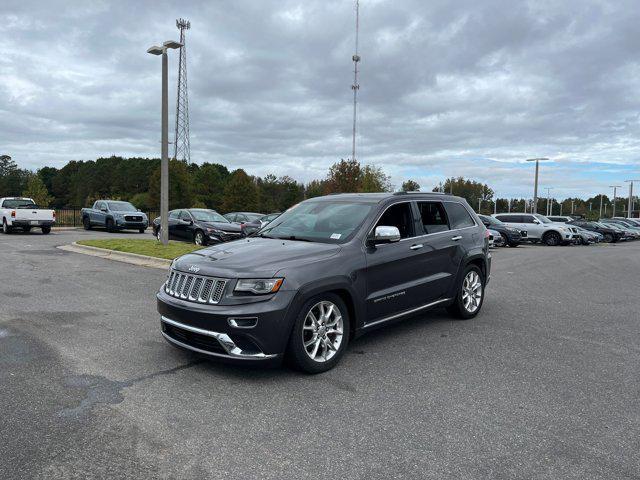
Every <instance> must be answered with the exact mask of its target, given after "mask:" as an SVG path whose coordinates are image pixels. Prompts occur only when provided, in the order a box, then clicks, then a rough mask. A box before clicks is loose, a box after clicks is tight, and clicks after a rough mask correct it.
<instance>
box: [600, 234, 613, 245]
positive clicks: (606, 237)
mask: <svg viewBox="0 0 640 480" xmlns="http://www.w3.org/2000/svg"><path fill="white" fill-rule="evenodd" d="M602 240H603V241H604V242H605V243H614V242H615V239H614V238H613V235H611V234H610V233H605V234H604V238H603V239H602Z"/></svg>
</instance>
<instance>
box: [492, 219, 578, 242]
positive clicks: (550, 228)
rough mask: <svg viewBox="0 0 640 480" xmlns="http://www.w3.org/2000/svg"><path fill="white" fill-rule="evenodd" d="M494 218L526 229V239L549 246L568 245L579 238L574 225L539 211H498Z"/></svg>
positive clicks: (520, 228)
mask: <svg viewBox="0 0 640 480" xmlns="http://www.w3.org/2000/svg"><path fill="white" fill-rule="evenodd" d="M493 216H494V217H495V218H497V219H498V220H500V221H501V222H503V223H506V224H507V225H509V226H512V227H515V228H517V229H519V230H526V231H527V240H530V241H534V242H543V243H545V244H547V245H549V246H556V245H569V244H571V243H575V242H576V241H577V240H578V239H579V238H580V235H578V231H577V230H576V228H575V227H572V226H569V225H565V224H563V223H555V222H552V221H551V220H549V219H548V218H547V217H545V216H544V215H540V214H539V213H498V214H496V215H493Z"/></svg>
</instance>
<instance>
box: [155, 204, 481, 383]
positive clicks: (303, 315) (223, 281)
mask: <svg viewBox="0 0 640 480" xmlns="http://www.w3.org/2000/svg"><path fill="white" fill-rule="evenodd" d="M488 237H489V235H488V231H487V230H486V228H485V227H484V225H483V224H482V222H481V221H480V220H479V219H478V217H477V216H476V215H475V213H474V212H473V210H472V209H471V208H470V207H469V206H468V205H467V203H466V202H465V200H463V199H461V198H459V197H454V196H449V195H442V194H435V193H408V194H398V193H396V194H391V193H384V194H383V193H380V194H377V193H370V194H341V195H329V196H325V197H319V198H313V199H310V200H306V201H304V202H301V203H299V204H297V205H295V206H294V207H292V208H290V209H289V210H287V211H286V212H285V213H283V214H282V215H280V216H279V217H278V218H277V219H275V220H274V221H273V222H271V223H270V224H269V225H267V226H266V227H265V228H263V229H262V230H261V231H260V232H259V233H258V234H257V236H254V237H249V238H245V239H242V240H237V241H234V242H230V243H225V244H222V245H219V246H214V247H209V248H205V249H202V250H199V251H197V252H193V253H190V254H187V255H184V256H182V257H179V258H177V259H176V260H175V261H174V262H173V264H172V265H171V268H170V271H169V275H168V278H167V281H166V282H165V283H164V285H163V286H162V287H161V288H160V291H159V292H158V295H157V301H158V311H159V313H160V315H161V327H162V334H163V335H164V337H165V338H166V339H167V340H168V341H169V342H171V343H172V344H174V345H177V346H179V347H182V348H186V349H189V350H192V351H195V352H199V353H202V354H207V355H211V356H216V357H224V358H229V359H238V360H244V361H259V360H260V361H266V360H274V361H275V360H279V359H281V358H283V357H285V356H287V357H288V358H289V359H290V360H291V361H292V362H293V364H294V365H295V366H297V367H298V368H300V369H302V370H305V371H307V372H311V373H317V372H322V371H325V370H328V369H330V368H332V367H333V366H334V365H335V364H336V363H338V361H339V360H340V358H341V357H342V355H343V354H344V352H345V349H346V347H347V344H348V342H349V341H350V340H351V339H353V338H355V337H357V336H358V335H360V334H362V333H365V332H367V331H370V330H372V329H374V328H377V327H380V326H382V325H385V324H388V323H390V322H393V321H396V320H400V319H402V318H404V317H407V316H409V315H412V314H416V313H418V312H423V311H425V310H427V309H430V308H433V307H438V306H446V307H448V310H449V312H450V313H451V314H452V315H455V316H456V317H458V318H462V319H468V318H472V317H475V316H476V315H477V314H478V312H479V311H480V309H481V307H482V301H483V299H484V289H485V286H486V284H487V282H488V281H489V273H490V270H491V256H490V254H489V246H488V244H489V242H488Z"/></svg>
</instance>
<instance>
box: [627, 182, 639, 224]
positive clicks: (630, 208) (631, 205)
mask: <svg viewBox="0 0 640 480" xmlns="http://www.w3.org/2000/svg"><path fill="white" fill-rule="evenodd" d="M633 182H640V180H638V179H637V178H634V179H633V180H625V183H628V184H629V208H628V209H627V210H628V211H629V218H631V217H633V207H634V205H633Z"/></svg>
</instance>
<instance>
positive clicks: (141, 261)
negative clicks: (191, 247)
mask: <svg viewBox="0 0 640 480" xmlns="http://www.w3.org/2000/svg"><path fill="white" fill-rule="evenodd" d="M58 248H59V249H60V250H65V251H67V252H74V253H82V254H84V255H91V256H93V257H100V258H106V259H107V260H115V261H116V262H123V263H130V264H132V265H139V266H142V267H151V268H159V269H161V270H166V269H167V267H168V266H169V265H171V260H166V259H164V258H156V257H150V256H148V255H139V254H137V253H127V252H117V251H115V250H109V249H107V248H98V247H90V246H89V245H79V244H77V243H76V242H73V243H72V244H71V245H60V246H58Z"/></svg>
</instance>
